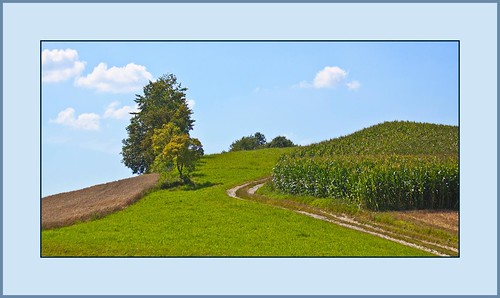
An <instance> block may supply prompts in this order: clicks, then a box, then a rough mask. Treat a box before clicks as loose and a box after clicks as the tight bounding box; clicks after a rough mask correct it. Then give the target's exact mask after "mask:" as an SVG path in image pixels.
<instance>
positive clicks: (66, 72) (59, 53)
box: [42, 49, 85, 83]
mask: <svg viewBox="0 0 500 298" xmlns="http://www.w3.org/2000/svg"><path fill="white" fill-rule="evenodd" d="M84 69H85V62H83V61H79V60H78V52H77V51H76V50H73V49H66V50H47V49H45V50H43V52H42V82H48V83H55V82H60V81H65V80H67V79H69V78H72V77H77V76H79V75H80V74H81V72H82V71H83V70H84Z"/></svg>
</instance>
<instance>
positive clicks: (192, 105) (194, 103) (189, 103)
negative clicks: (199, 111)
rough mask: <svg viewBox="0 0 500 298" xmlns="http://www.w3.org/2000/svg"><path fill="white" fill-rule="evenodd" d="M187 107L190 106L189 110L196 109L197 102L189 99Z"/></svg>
mask: <svg viewBox="0 0 500 298" xmlns="http://www.w3.org/2000/svg"><path fill="white" fill-rule="evenodd" d="M187 105H188V108H190V109H191V110H192V109H193V108H194V106H195V105H196V102H195V101H194V99H188V100H187Z"/></svg>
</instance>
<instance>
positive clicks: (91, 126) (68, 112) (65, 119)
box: [49, 108, 101, 130]
mask: <svg viewBox="0 0 500 298" xmlns="http://www.w3.org/2000/svg"><path fill="white" fill-rule="evenodd" d="M100 118H101V117H100V116H99V115H97V114H94V113H83V114H80V115H78V117H75V109H73V108H67V109H65V110H63V111H61V112H59V114H58V115H57V118H56V119H50V120H49V121H50V122H51V123H56V124H61V125H63V126H68V127H71V128H75V129H82V130H99V120H100Z"/></svg>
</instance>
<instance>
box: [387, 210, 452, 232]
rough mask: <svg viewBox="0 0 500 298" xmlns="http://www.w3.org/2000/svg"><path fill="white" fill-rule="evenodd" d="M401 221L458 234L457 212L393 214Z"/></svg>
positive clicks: (437, 211)
mask: <svg viewBox="0 0 500 298" xmlns="http://www.w3.org/2000/svg"><path fill="white" fill-rule="evenodd" d="M394 214H395V216H396V217H397V218H399V219H402V220H408V221H412V222H416V223H422V224H426V225H429V226H434V227H437V228H442V229H445V230H448V231H451V232H458V211H452V210H416V211H399V212H394Z"/></svg>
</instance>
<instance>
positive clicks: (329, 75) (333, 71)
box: [298, 66, 361, 90]
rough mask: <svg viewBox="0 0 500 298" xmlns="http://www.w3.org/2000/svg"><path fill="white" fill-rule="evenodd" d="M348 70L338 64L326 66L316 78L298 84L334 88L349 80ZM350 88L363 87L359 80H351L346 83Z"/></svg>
mask: <svg viewBox="0 0 500 298" xmlns="http://www.w3.org/2000/svg"><path fill="white" fill-rule="evenodd" d="M347 75H348V73H347V71H346V70H344V69H342V68H340V67H338V66H326V67H325V68H323V69H322V70H320V71H318V73H316V76H315V77H314V79H313V80H312V81H311V82H309V81H302V82H300V83H299V84H298V87H299V88H316V89H321V88H332V87H336V86H339V85H340V84H343V83H344V82H345V81H346V80H347ZM345 85H346V86H347V88H349V90H356V89H358V88H359V87H361V83H360V82H359V81H351V82H348V83H345Z"/></svg>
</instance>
